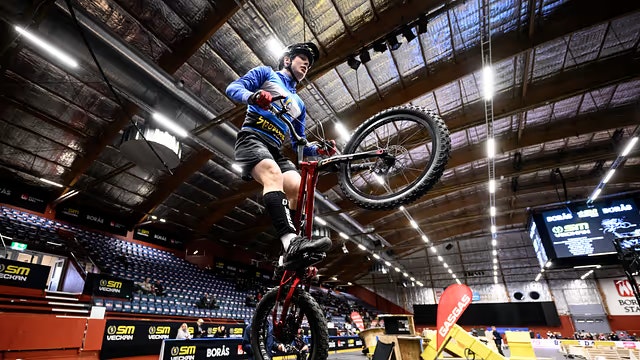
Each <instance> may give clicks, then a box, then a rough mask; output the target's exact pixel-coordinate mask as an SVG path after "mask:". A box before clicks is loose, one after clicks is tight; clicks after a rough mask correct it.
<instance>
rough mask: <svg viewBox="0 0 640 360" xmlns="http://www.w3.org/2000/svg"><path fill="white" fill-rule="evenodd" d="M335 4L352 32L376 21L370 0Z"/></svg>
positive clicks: (337, 2)
mask: <svg viewBox="0 0 640 360" xmlns="http://www.w3.org/2000/svg"><path fill="white" fill-rule="evenodd" d="M334 4H335V6H336V8H337V9H338V12H339V13H340V14H341V15H342V18H343V19H344V21H345V22H346V23H347V27H349V29H350V30H352V31H355V30H357V29H358V28H359V27H360V26H362V25H363V24H366V23H368V22H370V21H372V20H374V14H373V9H372V8H371V6H370V2H369V1H368V0H360V1H336V2H334Z"/></svg>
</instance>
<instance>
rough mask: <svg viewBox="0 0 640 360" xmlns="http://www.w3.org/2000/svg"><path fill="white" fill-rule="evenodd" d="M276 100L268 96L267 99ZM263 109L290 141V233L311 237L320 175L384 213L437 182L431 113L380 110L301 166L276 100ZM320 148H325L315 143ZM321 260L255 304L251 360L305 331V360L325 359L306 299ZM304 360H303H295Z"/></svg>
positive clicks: (320, 319)
mask: <svg viewBox="0 0 640 360" xmlns="http://www.w3.org/2000/svg"><path fill="white" fill-rule="evenodd" d="M277 100H281V99H279V98H274V101H277ZM280 105H281V107H280V109H279V108H277V107H275V106H274V105H273V104H272V105H271V107H270V111H271V112H273V113H274V114H275V115H276V116H277V117H278V118H280V119H281V120H283V121H284V122H285V123H286V124H287V125H288V127H289V130H290V134H291V136H293V137H294V143H295V144H296V153H297V157H298V167H299V171H300V175H301V177H302V181H301V183H300V189H299V191H298V204H297V211H296V215H295V219H294V224H295V225H296V229H297V231H298V234H303V235H304V236H305V237H306V238H307V239H311V236H312V230H313V218H314V216H313V209H314V193H315V188H316V184H317V182H318V176H319V174H320V171H332V172H337V173H338V184H339V185H340V188H341V190H342V192H343V193H344V195H345V196H346V197H347V198H348V199H349V200H351V201H352V202H354V203H355V204H356V205H358V206H360V207H362V208H365V209H371V210H390V209H394V208H397V207H399V206H400V205H404V204H408V203H410V202H412V201H414V200H416V199H418V198H419V197H420V196H422V195H424V194H425V193H426V192H427V191H428V190H429V189H430V188H431V187H433V185H435V183H436V182H437V181H438V180H439V179H440V177H441V176H442V173H443V172H444V168H445V166H446V164H447V161H448V159H449V152H450V150H451V141H450V139H449V130H448V129H447V127H446V125H445V123H444V121H443V120H442V119H441V118H440V117H439V116H438V115H437V114H436V113H435V112H433V111H430V110H427V109H425V108H421V107H417V106H398V107H393V108H390V109H387V110H384V111H382V112H380V113H378V114H376V115H374V116H372V117H370V118H369V119H367V120H366V121H365V122H363V123H362V124H361V125H360V126H359V127H358V128H357V129H356V130H355V132H354V133H353V135H352V137H351V138H350V140H349V141H348V142H347V144H346V146H345V147H344V150H343V151H342V154H340V155H334V156H331V157H329V158H325V159H321V160H317V161H316V160H314V161H303V160H302V159H303V157H302V152H303V148H304V146H305V145H306V144H307V141H306V139H304V138H302V137H300V136H299V135H298V134H297V133H296V131H295V129H294V127H293V124H292V119H291V117H290V116H289V114H288V113H287V110H286V106H285V105H284V104H283V103H282V101H281V102H280ZM320 145H321V146H325V147H327V146H329V145H328V142H326V141H324V140H321V141H320ZM324 256H325V254H324V253H322V254H304V262H303V263H302V264H301V266H299V267H297V268H294V269H292V270H285V271H284V273H283V274H282V277H281V278H280V283H279V286H277V287H275V288H273V289H271V290H269V291H268V292H267V293H266V294H265V295H264V296H263V298H262V299H261V300H260V302H259V303H258V305H257V307H256V310H255V312H254V315H253V318H252V326H251V334H250V335H251V347H252V350H253V353H254V357H255V359H256V360H270V359H271V356H272V355H271V354H272V352H271V349H268V348H267V346H268V344H271V343H272V341H269V340H268V337H269V336H271V334H270V332H271V331H272V334H273V335H272V336H274V337H275V342H277V343H283V344H285V345H288V344H291V342H292V341H293V339H294V337H295V336H296V334H297V333H298V329H300V328H302V327H303V326H304V327H308V331H309V332H310V334H309V335H310V336H309V355H308V359H307V360H325V359H326V358H327V357H328V354H329V334H328V330H327V323H326V319H325V316H324V314H323V311H322V309H321V307H320V305H319V304H318V303H317V302H316V301H315V299H314V298H313V297H312V296H311V294H310V288H311V282H312V280H313V278H314V277H315V276H316V275H317V269H316V268H315V267H313V266H307V265H304V264H315V263H317V262H319V261H321V260H322V259H323V258H324ZM303 360H305V359H303Z"/></svg>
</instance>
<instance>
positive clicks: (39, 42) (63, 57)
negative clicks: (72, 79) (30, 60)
mask: <svg viewBox="0 0 640 360" xmlns="http://www.w3.org/2000/svg"><path fill="white" fill-rule="evenodd" d="M14 29H15V30H16V31H17V32H18V33H19V34H20V35H22V36H23V37H24V38H25V39H27V40H29V41H31V42H32V43H33V44H35V45H36V46H38V47H39V48H41V49H43V50H44V51H46V52H48V53H49V54H51V55H53V56H55V57H56V58H57V59H58V60H60V61H62V62H63V63H64V64H65V65H67V66H69V67H71V68H77V67H78V62H77V61H76V60H74V59H73V58H72V57H71V56H69V55H67V54H66V53H65V52H64V51H62V50H60V49H58V48H57V47H55V46H53V45H51V44H50V43H49V42H48V41H46V40H44V39H42V38H40V37H39V36H37V35H35V34H33V33H32V32H30V31H28V30H25V29H23V28H21V27H20V26H15V27H14Z"/></svg>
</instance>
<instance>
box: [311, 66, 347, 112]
mask: <svg viewBox="0 0 640 360" xmlns="http://www.w3.org/2000/svg"><path fill="white" fill-rule="evenodd" d="M346 71H347V72H349V71H351V72H354V71H353V70H346ZM353 76H355V72H354V75H353ZM314 84H315V85H316V86H317V87H318V88H319V89H320V91H321V92H322V93H323V94H324V96H325V98H326V99H327V101H328V102H329V103H330V104H331V107H332V108H334V109H335V110H336V111H338V112H340V111H342V110H344V109H346V108H347V107H349V106H350V105H352V104H353V98H352V97H351V94H350V93H349V91H348V89H347V88H346V87H345V86H344V83H343V82H342V79H341V78H340V75H339V73H338V72H336V71H328V72H327V73H326V74H324V75H323V76H321V77H320V78H319V79H316V80H315V81H314ZM305 105H306V103H305Z"/></svg>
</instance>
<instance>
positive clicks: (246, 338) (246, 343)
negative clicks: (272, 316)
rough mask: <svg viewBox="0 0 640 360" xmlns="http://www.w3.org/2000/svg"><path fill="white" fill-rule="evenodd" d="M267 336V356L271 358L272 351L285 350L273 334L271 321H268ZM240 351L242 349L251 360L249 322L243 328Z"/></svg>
mask: <svg viewBox="0 0 640 360" xmlns="http://www.w3.org/2000/svg"><path fill="white" fill-rule="evenodd" d="M268 324H269V325H268V326H269V327H268V329H267V332H268V336H267V352H268V353H269V357H270V358H273V353H274V352H276V351H280V352H286V351H287V347H286V346H285V345H284V344H282V343H278V342H277V341H276V338H275V336H273V325H271V322H268ZM242 351H244V352H245V353H246V354H247V355H248V356H249V360H253V359H254V357H253V349H252V348H251V323H249V325H247V327H246V328H244V333H243V334H242Z"/></svg>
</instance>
